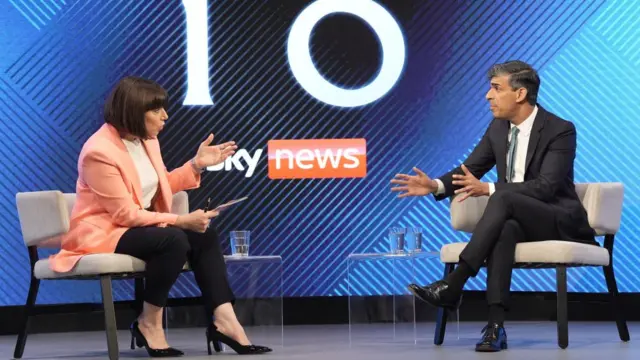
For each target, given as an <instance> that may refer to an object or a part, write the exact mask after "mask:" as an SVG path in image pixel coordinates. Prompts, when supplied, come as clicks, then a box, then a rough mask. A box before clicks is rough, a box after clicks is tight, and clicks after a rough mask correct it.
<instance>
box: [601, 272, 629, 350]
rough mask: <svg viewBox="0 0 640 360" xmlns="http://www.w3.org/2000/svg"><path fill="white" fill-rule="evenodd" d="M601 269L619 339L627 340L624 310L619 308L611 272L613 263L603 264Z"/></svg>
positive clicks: (616, 289)
mask: <svg viewBox="0 0 640 360" xmlns="http://www.w3.org/2000/svg"><path fill="white" fill-rule="evenodd" d="M602 269H603V270H604V278H605V280H606V281H607V288H608V289H609V296H610V297H611V306H612V308H613V314H614V316H615V318H616V326H617V327H618V335H620V340H622V341H629V339H630V337H629V328H627V320H626V319H625V317H624V311H622V309H621V308H620V306H621V304H620V301H618V300H619V299H618V285H617V284H616V276H615V273H614V272H613V263H609V266H603V267H602Z"/></svg>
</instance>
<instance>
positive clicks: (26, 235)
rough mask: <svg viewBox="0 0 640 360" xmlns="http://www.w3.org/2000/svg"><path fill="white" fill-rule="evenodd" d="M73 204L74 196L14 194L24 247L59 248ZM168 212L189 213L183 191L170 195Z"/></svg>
mask: <svg viewBox="0 0 640 360" xmlns="http://www.w3.org/2000/svg"><path fill="white" fill-rule="evenodd" d="M75 202H76V194H75V193H65V194H63V193H62V192H60V191H57V190H52V191H34V192H22V193H17V194H16V207H17V209H18V218H19V219H20V229H21V231H22V239H23V241H24V243H25V245H27V246H37V247H41V248H59V247H60V242H61V240H62V235H63V234H65V233H66V232H67V231H69V219H70V218H71V211H72V210H73V206H74V204H75ZM172 202H173V203H172V206H171V212H172V213H174V214H178V215H184V214H187V213H188V212H189V196H188V195H187V193H186V192H185V191H181V192H178V193H176V194H174V195H173V201H172Z"/></svg>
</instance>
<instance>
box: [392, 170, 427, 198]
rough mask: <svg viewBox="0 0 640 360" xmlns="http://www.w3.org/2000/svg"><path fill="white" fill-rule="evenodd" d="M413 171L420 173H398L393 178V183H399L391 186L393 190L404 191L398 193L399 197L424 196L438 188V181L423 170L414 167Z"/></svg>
mask: <svg viewBox="0 0 640 360" xmlns="http://www.w3.org/2000/svg"><path fill="white" fill-rule="evenodd" d="M413 171H414V172H415V173H416V174H418V175H406V174H397V175H396V177H395V178H394V179H392V180H391V183H392V184H396V185H399V186H396V187H392V188H391V191H393V192H402V194H400V195H398V197H399V198H404V197H407V196H424V195H428V194H430V193H432V192H434V191H436V190H438V183H436V182H435V180H432V179H431V178H430V177H428V176H427V174H425V173H423V172H422V170H420V169H418V168H417V167H414V168H413Z"/></svg>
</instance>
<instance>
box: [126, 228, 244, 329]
mask: <svg viewBox="0 0 640 360" xmlns="http://www.w3.org/2000/svg"><path fill="white" fill-rule="evenodd" d="M115 252H116V253H119V254H126V255H131V256H133V257H137V258H139V259H141V260H144V261H145V262H146V263H147V267H146V271H145V286H144V301H146V302H148V303H150V304H152V305H155V306H160V307H164V306H166V304H167V298H168V297H169V290H171V287H172V286H173V284H174V283H175V282H176V280H177V279H178V275H180V272H181V271H182V268H183V266H184V264H185V263H186V261H187V260H188V261H189V265H190V266H191V269H192V270H193V274H194V277H195V280H196V283H197V284H198V287H199V288H200V291H201V293H202V299H203V303H204V308H205V311H206V312H207V314H208V315H207V316H208V317H211V316H212V314H213V310H214V309H215V308H216V307H218V306H219V305H222V304H224V303H227V302H231V303H233V302H234V300H235V298H234V296H233V292H232V290H231V287H230V286H229V280H228V277H227V268H226V264H225V262H224V257H223V254H222V250H221V249H220V242H219V240H218V234H217V232H216V230H215V229H214V227H213V226H211V227H209V229H208V230H207V231H206V232H205V233H197V232H193V231H189V230H183V229H180V228H176V227H165V228H161V227H155V226H150V227H138V228H131V229H129V230H127V231H126V232H125V233H124V235H123V236H122V237H121V238H120V241H119V242H118V245H117V247H116V251H115Z"/></svg>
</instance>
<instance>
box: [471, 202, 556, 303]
mask: <svg viewBox="0 0 640 360" xmlns="http://www.w3.org/2000/svg"><path fill="white" fill-rule="evenodd" d="M559 239H560V234H559V232H558V229H557V226H556V219H555V215H554V211H553V209H552V208H551V206H550V205H549V204H547V203H544V202H542V201H540V200H537V199H534V198H532V197H528V196H526V195H522V194H517V193H513V192H510V191H496V192H494V193H493V195H491V197H490V198H489V202H488V204H487V207H486V209H485V211H484V214H483V215H482V217H481V218H480V221H479V222H478V224H477V226H476V228H475V230H474V232H473V235H472V236H471V240H470V241H469V244H468V245H467V246H466V247H465V249H464V250H463V251H462V253H461V254H460V259H461V260H462V261H464V262H465V263H466V264H467V265H469V266H470V267H471V268H472V269H473V270H474V271H475V274H477V272H478V271H479V270H480V268H481V267H482V265H483V264H484V263H485V261H486V264H487V302H488V303H489V305H502V306H504V307H505V308H508V307H509V290H510V287H511V273H512V271H513V262H514V258H515V252H516V244H517V243H519V242H525V241H541V240H559Z"/></svg>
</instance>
